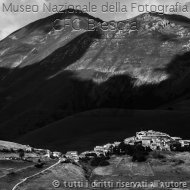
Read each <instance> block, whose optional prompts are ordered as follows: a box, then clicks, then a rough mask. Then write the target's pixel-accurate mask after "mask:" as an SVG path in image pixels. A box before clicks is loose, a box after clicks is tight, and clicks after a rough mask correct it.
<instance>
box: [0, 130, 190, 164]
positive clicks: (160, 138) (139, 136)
mask: <svg viewBox="0 0 190 190" xmlns="http://www.w3.org/2000/svg"><path fill="white" fill-rule="evenodd" d="M21 150H23V152H25V153H28V154H29V153H35V154H36V155H40V158H42V160H43V159H44V158H47V159H48V158H49V159H51V158H53V159H60V160H61V161H62V162H73V163H78V162H79V161H80V160H89V159H92V158H96V159H97V158H101V159H102V158H107V157H109V156H111V155H114V154H116V155H122V154H129V155H131V156H134V155H135V152H136V151H138V156H135V157H136V159H134V160H138V158H137V157H139V150H140V160H142V161H143V160H144V159H142V157H143V156H144V155H146V153H147V152H150V151H155V150H156V151H190V140H182V138H180V137H171V136H169V135H168V134H166V133H162V132H157V131H153V130H149V131H141V132H137V133H136V135H135V136H133V137H129V138H126V139H124V140H123V141H122V142H114V143H108V144H105V145H103V146H96V147H94V149H93V150H91V151H86V152H82V153H81V154H78V152H77V151H69V152H67V153H66V154H62V153H61V152H56V151H55V152H51V151H50V150H44V149H36V148H32V147H30V146H28V145H27V146H24V149H21ZM9 151H11V152H18V153H19V155H20V149H13V148H11V150H9ZM0 152H8V150H5V149H3V150H0ZM21 153H22V151H21ZM5 155H6V154H5ZM21 155H22V154H21ZM22 156H23V157H24V153H23V155H22ZM5 159H16V158H13V157H9V158H8V157H7V158H6V156H5ZM17 159H20V158H19V157H18V158H17ZM105 160H106V159H105Z"/></svg>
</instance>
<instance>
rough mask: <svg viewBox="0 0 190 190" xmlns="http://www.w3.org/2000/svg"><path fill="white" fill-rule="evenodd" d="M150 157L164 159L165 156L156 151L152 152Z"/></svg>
mask: <svg viewBox="0 0 190 190" xmlns="http://www.w3.org/2000/svg"><path fill="white" fill-rule="evenodd" d="M152 157H153V158H155V159H165V158H166V157H165V156H164V155H163V154H161V153H160V152H158V151H154V152H152Z"/></svg>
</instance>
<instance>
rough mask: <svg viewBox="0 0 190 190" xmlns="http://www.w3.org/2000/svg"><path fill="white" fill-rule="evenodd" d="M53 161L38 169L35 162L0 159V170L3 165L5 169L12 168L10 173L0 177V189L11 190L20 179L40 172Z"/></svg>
mask: <svg viewBox="0 0 190 190" xmlns="http://www.w3.org/2000/svg"><path fill="white" fill-rule="evenodd" d="M55 162H56V161H50V162H47V163H46V165H45V166H44V168H41V169H38V168H36V167H34V165H35V163H28V162H23V161H0V171H2V169H1V168H4V167H5V168H7V169H8V168H14V170H13V172H12V173H9V174H6V175H5V176H4V177H0V190H11V189H12V188H13V187H14V185H16V184H17V183H18V182H20V181H21V180H22V179H24V178H26V177H28V176H30V175H33V174H35V173H38V172H40V171H41V170H43V169H45V168H47V167H49V166H51V165H52V164H53V163H55ZM4 171H5V170H4ZM3 173H5V172H3Z"/></svg>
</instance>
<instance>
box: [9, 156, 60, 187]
mask: <svg viewBox="0 0 190 190" xmlns="http://www.w3.org/2000/svg"><path fill="white" fill-rule="evenodd" d="M60 162H61V160H59V161H58V162H56V163H55V164H53V165H51V166H50V167H48V168H46V169H45V170H42V171H41V172H38V173H36V174H34V175H31V176H29V177H27V178H24V179H22V180H21V181H20V182H19V183H17V184H16V185H15V186H14V187H13V188H12V190H16V189H17V188H18V187H19V186H20V185H21V184H23V183H24V182H26V181H27V180H28V179H31V178H33V177H35V176H37V175H39V174H42V173H44V172H45V171H47V170H49V169H51V168H53V167H55V166H56V165H58V164H59V163H60Z"/></svg>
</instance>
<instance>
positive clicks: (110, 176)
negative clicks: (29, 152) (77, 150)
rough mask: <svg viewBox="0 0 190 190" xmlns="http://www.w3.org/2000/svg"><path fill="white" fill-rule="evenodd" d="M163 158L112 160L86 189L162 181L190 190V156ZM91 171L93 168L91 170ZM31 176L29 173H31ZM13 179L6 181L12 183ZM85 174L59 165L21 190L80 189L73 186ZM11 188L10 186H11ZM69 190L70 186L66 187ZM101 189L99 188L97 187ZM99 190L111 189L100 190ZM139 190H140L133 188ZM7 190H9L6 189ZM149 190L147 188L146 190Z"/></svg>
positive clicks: (165, 154)
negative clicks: (181, 184) (104, 184)
mask: <svg viewBox="0 0 190 190" xmlns="http://www.w3.org/2000/svg"><path fill="white" fill-rule="evenodd" d="M161 154H163V157H162V158H156V157H155V154H150V155H149V157H148V160H147V161H146V162H142V163H137V162H132V161H131V157H129V156H127V155H124V156H112V157H111V158H110V159H109V163H110V165H108V166H105V167H95V168H93V170H92V173H91V175H90V177H89V179H88V184H89V185H90V186H88V188H87V189H89V190H90V189H93V188H92V184H93V182H97V183H96V184H98V183H99V182H105V181H106V182H108V181H110V182H113V183H114V184H117V183H120V182H134V183H137V182H142V181H147V182H154V181H155V180H156V181H157V180H159V181H161V182H170V181H174V182H186V183H187V184H188V188H189V187H190V177H189V176H190V169H189V168H190V167H189V166H190V161H189V159H188V158H189V157H190V153H170V152H162V153H161ZM91 169H92V168H91ZM28 174H30V173H28ZM12 179H13V178H11V179H10V178H7V181H8V180H10V181H11V180H12ZM54 180H59V182H60V186H59V187H58V188H54V187H53V185H52V182H53V181H54ZM86 181H87V179H86V178H85V171H84V170H83V168H82V167H79V166H77V165H73V164H65V163H59V164H58V165H56V166H55V167H53V168H51V169H49V170H47V171H45V172H44V173H41V174H39V175H37V176H35V177H32V178H30V179H28V180H27V181H25V182H24V183H22V184H21V185H19V187H18V190H34V188H35V190H54V189H58V190H63V189H66V190H67V189H77V190H78V189H81V190H84V189H86V188H84V187H82V188H76V187H73V186H72V185H73V183H72V182H83V184H84V182H86ZM64 182H67V185H68V184H70V185H71V187H70V188H65V186H64ZM10 187H11V186H10ZM67 187H68V186H67ZM97 187H98V185H97ZM96 189H98V190H100V189H101V190H102V189H108V188H102V187H98V188H96ZM112 189H114V190H119V189H130V188H118V187H117V188H112ZM134 189H138V188H133V190H134ZM164 189H165V188H164ZM6 190H8V189H6ZM146 190H147V188H146Z"/></svg>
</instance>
